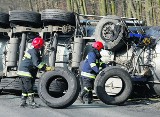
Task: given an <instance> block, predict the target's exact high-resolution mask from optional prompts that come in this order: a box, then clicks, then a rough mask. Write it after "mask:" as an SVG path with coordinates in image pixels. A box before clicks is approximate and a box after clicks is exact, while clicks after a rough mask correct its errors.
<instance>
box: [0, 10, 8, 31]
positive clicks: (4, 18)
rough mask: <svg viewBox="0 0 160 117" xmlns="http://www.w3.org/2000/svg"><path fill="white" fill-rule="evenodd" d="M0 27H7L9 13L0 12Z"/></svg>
mask: <svg viewBox="0 0 160 117" xmlns="http://www.w3.org/2000/svg"><path fill="white" fill-rule="evenodd" d="M0 27H1V28H9V14H7V13H2V12H0Z"/></svg>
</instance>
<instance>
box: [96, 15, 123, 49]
mask: <svg viewBox="0 0 160 117" xmlns="http://www.w3.org/2000/svg"><path fill="white" fill-rule="evenodd" d="M120 21H121V20H120V18H118V16H113V17H112V16H106V17H103V18H102V19H101V20H100V21H99V22H98V24H97V26H96V29H95V39H96V41H101V42H103V43H104V45H105V47H106V48H108V49H110V50H111V51H117V50H118V49H119V48H121V47H122V46H124V37H123V35H124V32H125V28H124V26H122V25H120Z"/></svg>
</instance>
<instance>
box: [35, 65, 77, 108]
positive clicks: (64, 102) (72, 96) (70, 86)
mask: <svg viewBox="0 0 160 117" xmlns="http://www.w3.org/2000/svg"><path fill="white" fill-rule="evenodd" d="M55 79H61V81H63V83H64V82H65V83H66V84H67V87H66V89H64V91H63V92H66V93H61V92H60V93H59V92H53V91H49V89H50V86H51V85H50V84H51V83H52V81H54V80H55ZM79 87H80V84H79V80H78V79H77V78H76V77H75V76H74V75H73V74H72V73H71V72H70V71H69V70H68V69H65V68H60V67H57V68H55V70H54V71H50V72H46V73H45V74H44V75H42V77H41V78H40V80H39V86H38V94H39V97H40V98H41V99H42V101H43V102H44V103H45V104H46V105H48V106H49V107H52V108H66V107H68V106H70V105H72V104H73V103H74V102H75V100H76V99H77V97H78V94H79Z"/></svg>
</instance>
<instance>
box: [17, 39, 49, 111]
mask: <svg viewBox="0 0 160 117" xmlns="http://www.w3.org/2000/svg"><path fill="white" fill-rule="evenodd" d="M43 46H44V40H43V39H42V38H41V37H36V38H34V39H33V41H32V47H31V48H30V49H29V50H28V51H26V52H25V54H24V56H23V59H22V61H21V63H20V65H19V69H18V72H17V74H18V75H19V77H20V79H21V83H22V97H21V104H20V106H22V107H24V106H26V105H27V103H26V100H27V98H28V100H29V106H31V107H33V108H35V107H38V106H39V105H38V104H36V103H35V101H34V92H33V84H34V82H35V79H36V75H37V71H38V69H42V68H44V67H46V65H45V63H44V62H41V56H40V50H41V49H42V47H43Z"/></svg>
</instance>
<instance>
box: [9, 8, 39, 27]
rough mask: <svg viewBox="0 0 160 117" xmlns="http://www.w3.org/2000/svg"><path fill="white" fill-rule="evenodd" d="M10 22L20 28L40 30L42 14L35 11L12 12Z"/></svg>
mask: <svg viewBox="0 0 160 117" xmlns="http://www.w3.org/2000/svg"><path fill="white" fill-rule="evenodd" d="M9 21H10V22H11V23H13V24H16V25H20V26H30V27H35V28H38V27H40V26H41V14H40V13H37V12H33V11H23V10H13V11H10V17H9Z"/></svg>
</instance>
